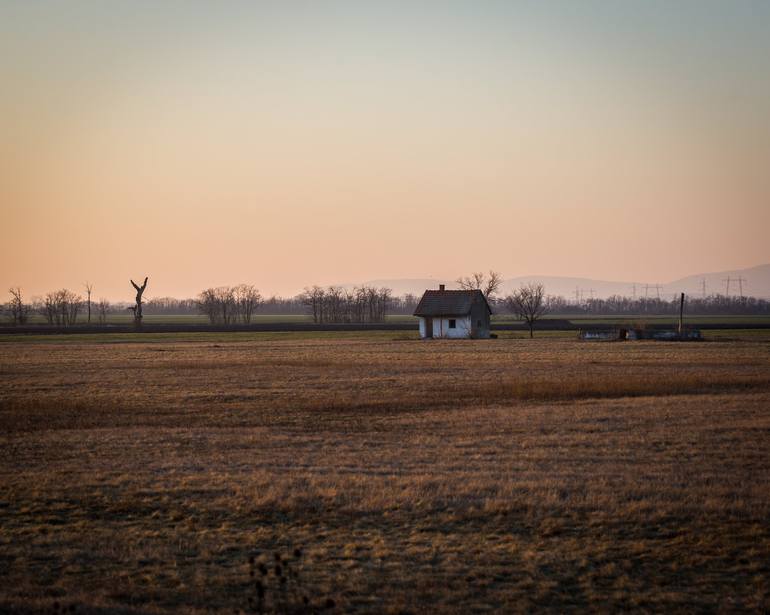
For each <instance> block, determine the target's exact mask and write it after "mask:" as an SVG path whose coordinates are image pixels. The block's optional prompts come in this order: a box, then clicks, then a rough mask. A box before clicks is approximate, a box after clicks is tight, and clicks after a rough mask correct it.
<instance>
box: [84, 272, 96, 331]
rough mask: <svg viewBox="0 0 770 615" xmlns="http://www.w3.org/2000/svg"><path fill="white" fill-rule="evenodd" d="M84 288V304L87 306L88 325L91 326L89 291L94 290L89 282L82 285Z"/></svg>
mask: <svg viewBox="0 0 770 615" xmlns="http://www.w3.org/2000/svg"><path fill="white" fill-rule="evenodd" d="M84 286H85V287H86V303H87V306H88V324H89V325H90V324H91V291H92V290H93V289H94V285H93V284H91V282H86V283H85V284H84Z"/></svg>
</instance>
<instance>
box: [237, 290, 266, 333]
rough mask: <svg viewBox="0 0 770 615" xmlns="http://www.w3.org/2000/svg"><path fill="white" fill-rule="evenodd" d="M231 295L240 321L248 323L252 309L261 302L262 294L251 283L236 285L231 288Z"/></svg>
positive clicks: (252, 312)
mask: <svg viewBox="0 0 770 615" xmlns="http://www.w3.org/2000/svg"><path fill="white" fill-rule="evenodd" d="M233 295H234V297H235V305H236V309H237V312H238V315H239V316H240V318H241V321H242V322H243V324H245V325H248V324H250V323H251V317H252V315H253V314H254V311H255V310H256V309H257V308H258V307H259V305H260V303H262V295H260V294H259V291H258V290H257V289H256V288H255V287H254V286H252V285H251V284H238V286H236V287H235V288H233Z"/></svg>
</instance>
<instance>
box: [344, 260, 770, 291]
mask: <svg viewBox="0 0 770 615" xmlns="http://www.w3.org/2000/svg"><path fill="white" fill-rule="evenodd" d="M728 277H729V278H730V295H738V294H739V292H740V289H741V286H742V288H743V294H744V295H747V296H748V295H751V296H753V297H762V298H764V299H770V264H767V265H759V266H757V267H751V268H749V269H736V270H732V271H718V272H712V273H699V274H695V275H690V276H687V277H684V278H681V279H679V280H674V281H673V282H668V283H666V284H661V285H660V288H657V287H656V285H655V284H647V283H643V282H633V281H630V282H623V281H607V280H594V279H591V278H572V277H560V276H544V275H533V276H521V277H517V278H510V279H507V280H504V281H503V283H502V285H501V292H500V294H501V295H506V294H508V293H510V292H511V291H512V290H514V289H515V288H518V287H519V286H520V285H521V284H526V283H528V282H539V283H542V284H543V285H544V286H545V289H546V292H547V293H548V294H549V295H561V296H563V297H567V298H574V297H575V291H576V289H577V292H578V294H582V297H583V298H586V299H587V298H588V297H590V296H592V295H593V296H594V297H602V298H604V297H609V296H610V295H625V296H628V297H630V296H633V294H634V289H635V292H636V296H637V297H643V296H645V294H646V295H647V296H648V297H657V296H658V294H660V296H661V297H664V298H667V299H670V298H671V297H673V296H675V295H677V294H678V293H680V292H684V293H687V294H688V295H697V296H700V295H702V294H703V281H704V280H705V282H706V294H708V295H711V294H725V293H726V290H727V281H726V280H727V278H728ZM739 280H741V282H739ZM364 283H365V284H366V285H368V286H377V287H382V286H385V287H387V288H391V289H392V290H393V294H394V295H405V294H407V293H411V294H413V295H418V296H419V295H422V293H423V291H424V290H426V289H428V288H438V286H439V284H446V287H447V288H457V284H456V283H455V281H454V280H440V279H433V278H402V279H380V280H369V281H367V282H364ZM344 286H346V287H352V286H354V285H353V284H346V285H344ZM592 291H593V292H592Z"/></svg>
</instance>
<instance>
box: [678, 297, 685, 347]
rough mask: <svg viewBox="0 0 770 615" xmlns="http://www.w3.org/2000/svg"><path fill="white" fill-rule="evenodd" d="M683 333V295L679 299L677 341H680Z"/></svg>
mask: <svg viewBox="0 0 770 615" xmlns="http://www.w3.org/2000/svg"><path fill="white" fill-rule="evenodd" d="M682 333H684V293H682V296H681V297H680V299H679V339H680V340H681V339H682Z"/></svg>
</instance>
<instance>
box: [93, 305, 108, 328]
mask: <svg viewBox="0 0 770 615" xmlns="http://www.w3.org/2000/svg"><path fill="white" fill-rule="evenodd" d="M109 311H110V302H109V301H107V299H99V303H97V304H96V312H97V314H98V319H99V324H100V325H106V324H107V312H109Z"/></svg>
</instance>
